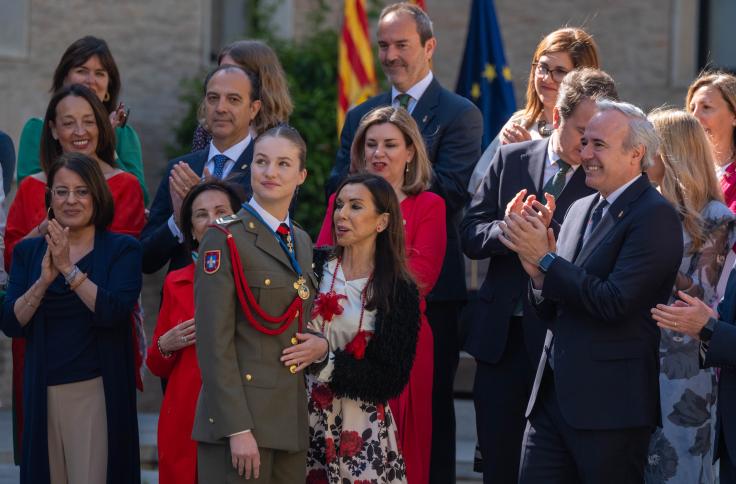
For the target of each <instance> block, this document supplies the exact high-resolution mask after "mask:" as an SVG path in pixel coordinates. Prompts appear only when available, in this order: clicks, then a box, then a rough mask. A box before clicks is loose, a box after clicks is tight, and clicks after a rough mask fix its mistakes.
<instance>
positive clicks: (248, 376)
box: [245, 373, 253, 381]
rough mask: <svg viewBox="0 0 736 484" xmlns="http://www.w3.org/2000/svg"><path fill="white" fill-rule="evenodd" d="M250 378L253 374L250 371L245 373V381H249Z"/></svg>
mask: <svg viewBox="0 0 736 484" xmlns="http://www.w3.org/2000/svg"><path fill="white" fill-rule="evenodd" d="M252 379H253V375H251V374H250V373H246V374H245V381H251V380H252Z"/></svg>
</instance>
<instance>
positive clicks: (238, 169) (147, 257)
mask: <svg viewBox="0 0 736 484" xmlns="http://www.w3.org/2000/svg"><path fill="white" fill-rule="evenodd" d="M253 144H254V143H253V141H251V142H250V143H248V147H247V148H246V149H245V151H243V154H242V155H240V158H238V159H237V160H236V162H235V166H233V169H232V171H230V174H229V175H228V180H231V181H232V182H233V183H238V184H240V185H242V186H243V188H244V189H245V191H246V195H247V196H250V194H251V187H250V163H251V160H252V159H253ZM208 154H209V146H207V148H205V149H203V150H199V151H195V152H193V153H189V154H187V155H184V156H180V157H179V158H175V159H173V160H171V161H169V163H168V165H167V166H166V174H165V175H164V176H163V178H162V179H161V183H159V185H158V190H157V191H156V198H154V199H153V203H152V204H151V211H150V214H149V215H148V222H147V223H146V226H145V227H143V232H141V237H140V239H141V245H142V246H143V273H144V274H153V273H154V272H156V271H157V270H159V269H161V268H162V267H163V266H164V265H166V263H167V262H169V268H168V272H171V271H173V270H176V269H181V268H182V267H184V266H186V265H189V264H191V262H192V258H191V256H190V255H189V254H188V253H187V251H186V249H185V248H184V244H180V243H179V241H178V240H177V239H176V237H174V235H173V234H172V233H171V230H169V225H168V220H169V217H171V215H172V214H173V213H174V208H173V207H172V205H171V192H170V191H169V173H171V170H172V168H173V167H174V165H175V164H177V163H179V162H180V161H184V162H186V163H187V164H189V167H190V168H191V169H192V170H194V172H195V173H196V174H198V175H202V172H203V171H204V167H205V164H206V163H207V155H208Z"/></svg>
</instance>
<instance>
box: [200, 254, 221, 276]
mask: <svg viewBox="0 0 736 484" xmlns="http://www.w3.org/2000/svg"><path fill="white" fill-rule="evenodd" d="M220 259H221V258H220V251H219V250H208V251H207V252H205V253H204V273H205V274H214V273H215V272H217V271H218V270H219V269H220Z"/></svg>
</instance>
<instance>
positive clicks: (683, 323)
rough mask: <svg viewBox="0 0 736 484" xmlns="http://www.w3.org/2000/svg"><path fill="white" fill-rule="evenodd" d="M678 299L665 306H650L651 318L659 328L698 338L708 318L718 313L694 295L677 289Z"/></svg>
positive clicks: (715, 316)
mask: <svg viewBox="0 0 736 484" xmlns="http://www.w3.org/2000/svg"><path fill="white" fill-rule="evenodd" d="M677 295H678V296H679V298H680V300H679V301H675V303H674V304H672V305H670V306H667V305H665V304H657V307H654V308H652V318H654V320H655V321H656V322H657V326H659V327H660V328H665V329H669V330H671V331H677V332H680V333H685V334H686V335H688V336H690V337H691V338H695V339H699V337H700V330H701V329H703V326H705V325H706V324H707V323H708V320H709V319H710V318H717V317H718V315H717V314H716V312H715V311H713V310H712V309H711V308H710V306H708V305H707V304H705V303H704V302H703V301H701V300H700V299H698V298H696V297H692V296H690V295H689V294H687V293H686V292H684V291H678V292H677Z"/></svg>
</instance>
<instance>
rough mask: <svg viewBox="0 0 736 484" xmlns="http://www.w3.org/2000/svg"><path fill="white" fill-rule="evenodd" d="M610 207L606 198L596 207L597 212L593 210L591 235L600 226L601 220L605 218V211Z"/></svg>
mask: <svg viewBox="0 0 736 484" xmlns="http://www.w3.org/2000/svg"><path fill="white" fill-rule="evenodd" d="M607 206H608V202H607V201H606V199H605V198H604V199H603V200H601V201H600V202H598V205H596V207H595V210H593V214H592V215H591V216H590V233H591V234H592V233H593V231H594V230H595V228H596V227H597V226H598V224H599V223H600V222H601V218H603V209H605V208H606V207H607Z"/></svg>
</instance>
